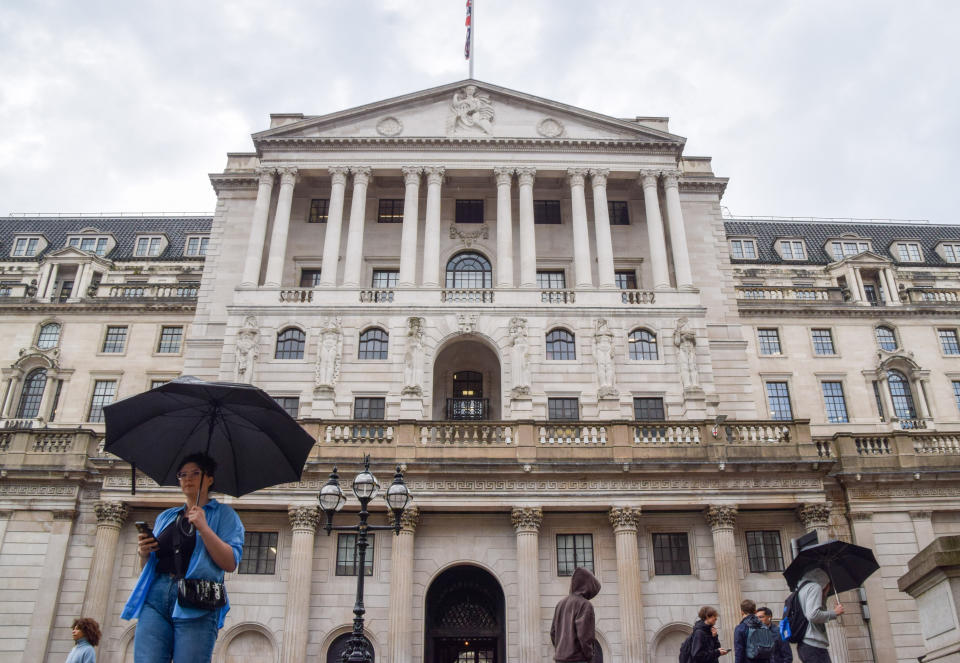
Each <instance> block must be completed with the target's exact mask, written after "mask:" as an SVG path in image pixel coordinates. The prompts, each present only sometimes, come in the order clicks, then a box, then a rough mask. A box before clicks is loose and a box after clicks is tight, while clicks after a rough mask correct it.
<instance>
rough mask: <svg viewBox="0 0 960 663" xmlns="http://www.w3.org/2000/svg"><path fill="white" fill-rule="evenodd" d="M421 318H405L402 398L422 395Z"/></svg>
mask: <svg viewBox="0 0 960 663" xmlns="http://www.w3.org/2000/svg"><path fill="white" fill-rule="evenodd" d="M423 322H424V320H423V318H407V352H406V354H405V355H404V357H403V390H402V391H401V392H400V393H402V394H403V395H404V396H420V395H422V394H423Z"/></svg>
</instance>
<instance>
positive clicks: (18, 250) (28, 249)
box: [13, 237, 40, 258]
mask: <svg viewBox="0 0 960 663" xmlns="http://www.w3.org/2000/svg"><path fill="white" fill-rule="evenodd" d="M39 243H40V240H39V239H37V238H36V237H21V238H20V239H18V240H17V242H16V244H14V245H13V255H14V256H22V257H24V258H30V257H32V256H35V255H37V245H38V244H39Z"/></svg>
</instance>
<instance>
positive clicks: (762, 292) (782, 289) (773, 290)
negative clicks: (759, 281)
mask: <svg viewBox="0 0 960 663" xmlns="http://www.w3.org/2000/svg"><path fill="white" fill-rule="evenodd" d="M736 293H737V299H740V300H750V299H760V300H770V299H776V300H783V301H793V302H826V301H836V302H840V301H843V296H842V294H841V291H840V288H824V287H814V286H808V287H798V286H738V287H737V289H736Z"/></svg>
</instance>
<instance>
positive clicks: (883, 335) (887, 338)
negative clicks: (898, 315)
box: [875, 327, 897, 352]
mask: <svg viewBox="0 0 960 663" xmlns="http://www.w3.org/2000/svg"><path fill="white" fill-rule="evenodd" d="M875 333H876V335H877V345H879V346H880V349H881V350H886V351H887V352H893V351H894V350H896V349H897V335H896V334H894V333H893V329H891V328H890V327H877V329H876V332H875Z"/></svg>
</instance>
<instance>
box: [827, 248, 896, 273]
mask: <svg viewBox="0 0 960 663" xmlns="http://www.w3.org/2000/svg"><path fill="white" fill-rule="evenodd" d="M877 264H882V265H884V266H887V265H892V264H893V260H891V259H890V258H888V257H886V256H882V255H880V254H879V253H874V252H873V251H864V252H862V253H858V254H857V255H855V256H847V257H846V258H844V259H843V260H837V261H836V262H832V263H830V264H829V265H828V267H829V268H830V269H833V268H835V267H840V266H846V265H852V266H854V267H859V266H876V265H877Z"/></svg>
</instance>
